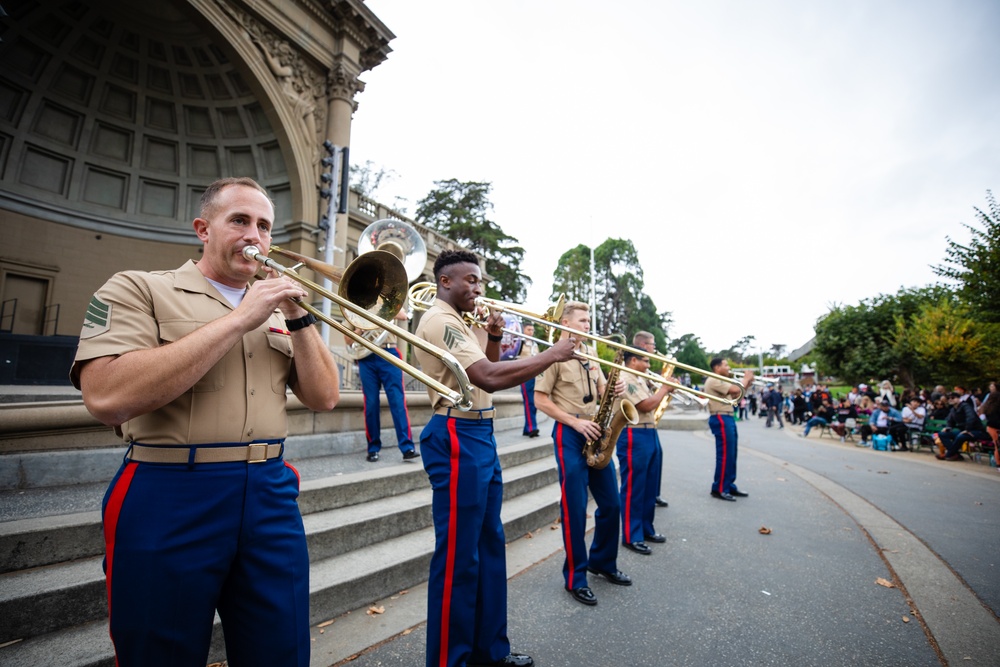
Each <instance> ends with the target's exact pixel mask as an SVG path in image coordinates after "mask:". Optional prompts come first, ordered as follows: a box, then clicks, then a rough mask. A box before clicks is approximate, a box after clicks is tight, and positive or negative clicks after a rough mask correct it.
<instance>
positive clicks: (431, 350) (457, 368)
mask: <svg viewBox="0 0 1000 667" xmlns="http://www.w3.org/2000/svg"><path fill="white" fill-rule="evenodd" d="M243 256H244V257H246V258H247V259H250V260H255V261H257V262H259V263H261V264H263V265H264V266H266V267H268V268H269V269H271V270H273V271H275V272H276V273H278V274H279V275H282V276H287V277H288V278H290V279H291V280H293V281H295V282H297V283H299V284H300V285H302V286H303V287H307V288H309V289H310V290H312V291H313V292H315V293H316V294H318V295H320V296H322V297H324V298H326V299H329V300H330V301H332V302H334V303H336V304H337V305H339V306H340V308H341V309H342V310H349V311H351V312H352V313H354V314H356V315H358V316H360V317H361V318H363V319H365V320H367V321H368V322H370V323H372V324H373V325H374V326H376V327H381V328H382V329H385V330H387V331H389V332H391V333H394V334H396V336H397V337H399V338H401V339H403V340H405V341H407V342H408V343H410V344H411V345H414V346H416V347H419V348H420V349H422V350H424V351H425V352H427V353H428V354H431V355H434V356H435V357H438V358H439V359H441V361H442V362H443V363H444V365H445V367H447V368H448V370H449V371H451V372H452V373H453V374H454V375H455V377H456V379H457V380H458V386H459V392H456V391H454V390H453V389H451V388H450V387H448V386H446V385H444V384H442V383H440V382H438V381H437V380H435V379H434V378H432V377H431V376H429V375H427V374H426V373H424V372H423V371H421V370H420V369H419V368H415V367H413V366H410V365H409V364H407V363H405V362H403V361H401V360H400V359H397V358H396V357H395V356H394V355H392V354H390V353H389V352H387V351H386V350H385V349H383V348H381V347H379V346H377V345H375V344H374V343H372V342H371V341H369V340H367V339H366V338H365V337H364V336H361V335H359V334H356V333H355V332H354V330H353V329H351V328H349V327H346V326H344V325H343V324H341V323H340V322H338V321H336V320H335V319H333V318H332V317H330V316H328V315H326V314H324V313H322V312H321V311H320V310H319V309H317V308H314V307H313V306H312V305H310V304H308V303H305V302H303V301H298V302H297V303H298V305H299V306H301V307H302V308H303V309H305V311H306V312H308V313H312V315H313V317H315V318H316V319H318V320H320V321H322V322H325V323H326V324H328V325H330V326H331V327H332V328H333V329H335V330H336V331H339V332H340V333H342V334H343V335H345V336H347V337H348V338H350V339H352V340H353V341H355V342H356V343H359V344H360V345H361V346H362V347H364V348H366V349H367V350H368V351H369V352H372V353H373V354H377V355H378V356H380V357H382V358H383V359H385V360H386V361H388V362H389V363H390V364H392V365H393V366H396V367H398V368H400V369H401V370H402V371H404V372H405V373H407V374H409V375H411V376H413V377H415V378H416V379H418V380H420V381H421V382H423V383H424V384H425V385H427V386H428V387H430V388H431V389H433V390H434V391H436V392H437V393H439V394H441V395H442V396H443V397H444V398H446V399H447V400H449V401H451V402H452V403H454V404H455V406H456V407H457V408H458V409H460V410H468V409H470V408H471V407H472V383H471V382H470V381H469V376H468V374H467V373H466V372H465V369H464V368H462V365H461V364H460V363H458V360H457V359H455V357H454V356H452V354H451V353H450V352H447V351H445V350H442V349H440V348H438V347H436V346H434V345H431V344H430V343H428V342H427V341H425V340H424V339H422V338H417V337H416V336H413V335H412V334H410V332H409V331H406V330H405V329H401V328H399V327H397V326H396V325H395V324H392V323H391V322H388V321H386V320H383V319H382V318H380V317H378V316H377V315H373V314H371V313H369V312H368V311H367V310H366V309H365V308H362V307H360V306H358V305H355V304H354V303H352V302H351V301H349V300H347V299H345V298H343V297H341V296H339V295H337V294H334V293H333V292H331V291H329V290H328V289H326V288H324V287H323V286H321V285H318V284H316V283H314V282H313V281H311V280H309V279H308V278H304V277H302V276H301V275H299V273H298V272H297V271H296V270H295V269H293V268H289V267H286V266H283V265H281V264H279V263H277V262H275V261H274V260H273V259H271V258H270V257H268V256H267V255H264V254H263V253H261V252H260V248H258V247H257V246H247V247H246V248H243ZM355 261H357V260H355ZM397 310H398V308H397Z"/></svg>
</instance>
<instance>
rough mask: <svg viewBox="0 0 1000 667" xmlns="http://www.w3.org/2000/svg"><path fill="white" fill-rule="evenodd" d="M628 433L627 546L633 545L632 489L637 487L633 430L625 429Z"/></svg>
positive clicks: (624, 527) (624, 528)
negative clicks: (635, 482)
mask: <svg viewBox="0 0 1000 667" xmlns="http://www.w3.org/2000/svg"><path fill="white" fill-rule="evenodd" d="M625 432H626V433H628V454H627V458H628V482H626V483H625V488H626V491H625V525H624V526H623V527H622V529H623V530H624V531H625V542H626V543H627V544H632V487H633V486H634V485H635V484H634V480H635V468H634V467H633V464H632V429H630V428H628V429H625Z"/></svg>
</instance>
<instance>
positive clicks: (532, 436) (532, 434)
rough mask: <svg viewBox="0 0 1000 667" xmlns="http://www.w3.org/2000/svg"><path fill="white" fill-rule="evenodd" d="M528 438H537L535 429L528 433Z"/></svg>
mask: <svg viewBox="0 0 1000 667" xmlns="http://www.w3.org/2000/svg"><path fill="white" fill-rule="evenodd" d="M528 437H529V438H537V437H538V429H537V428H536V429H535V430H534V431H531V432H530V433H528Z"/></svg>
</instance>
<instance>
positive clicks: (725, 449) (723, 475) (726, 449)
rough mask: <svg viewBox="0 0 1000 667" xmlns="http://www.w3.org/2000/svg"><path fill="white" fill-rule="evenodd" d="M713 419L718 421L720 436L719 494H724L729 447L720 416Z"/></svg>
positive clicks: (724, 425)
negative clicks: (720, 467) (720, 468)
mask: <svg viewBox="0 0 1000 667" xmlns="http://www.w3.org/2000/svg"><path fill="white" fill-rule="evenodd" d="M715 417H716V418H717V419H718V420H719V432H720V433H721V434H722V470H720V471H719V493H725V491H723V487H724V486H725V485H726V455H727V454H728V453H729V446H728V445H727V444H726V422H724V421H722V415H715ZM702 488H705V487H702Z"/></svg>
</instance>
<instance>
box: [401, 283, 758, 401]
mask: <svg viewBox="0 0 1000 667" xmlns="http://www.w3.org/2000/svg"><path fill="white" fill-rule="evenodd" d="M436 296H437V285H435V284H433V283H416V284H415V285H413V287H411V288H410V292H409V298H410V304H411V305H412V306H413V308H415V309H417V310H427V309H428V308H430V307H431V306H432V305H434V298H435V297H436ZM564 305H565V298H564V297H562V296H560V297H559V300H558V301H557V302H556V303H555V304H553V305H552V306H549V308H548V310H546V311H545V313H544V314H542V315H537V314H535V313H533V312H531V311H528V310H526V309H525V308H524V306H521V305H519V304H515V303H508V302H506V301H499V300H497V299H490V298H487V297H482V296H480V297H476V307H477V310H478V309H481V308H489V309H490V310H495V311H497V312H500V313H504V312H509V313H513V314H515V315H518V316H519V317H522V318H524V319H526V320H531V321H533V322H537V323H538V324H541V325H542V326H545V327H549V328H550V329H549V330H550V332H551V330H552V329H559V330H560V331H565V332H567V333H569V334H571V335H573V336H576V337H577V338H586V339H588V340H592V341H594V342H601V343H604V344H605V345H607V346H608V347H611V348H613V349H614V350H616V351H618V350H621V351H622V352H629V353H631V354H634V355H636V356H638V357H650V358H652V359H657V360H659V361H660V362H662V363H664V364H670V365H671V366H675V367H677V368H682V369H684V370H686V371H689V372H692V373H697V374H699V375H705V376H707V377H713V378H716V379H718V380H722V381H723V382H726V383H729V384H733V385H736V386H738V387H739V388H740V395H739V396H737V397H736V398H722V397H719V396H713V395H712V394H706V393H705V392H703V391H699V390H697V389H693V388H691V387H685V386H684V385H682V384H678V383H676V382H671V381H669V380H667V379H665V378H664V377H660V376H655V377H654V376H646V377H648V378H649V379H650V380H652V381H653V382H658V383H660V384H664V385H666V386H668V387H673V388H674V389H677V390H679V391H683V392H686V393H688V394H693V395H694V396H700V397H701V398H705V399H708V400H711V401H717V402H719V403H725V404H727V405H731V406H735V405H737V404H739V402H740V399H742V398H743V385H742V384H740V383H739V382H737V381H736V380H734V379H733V378H731V377H729V376H728V375H719V374H718V373H713V372H711V371H706V370H704V369H701V368H698V367H697V366H688V365H687V364H682V363H681V362H679V361H677V360H676V359H671V358H670V357H665V356H663V355H660V354H654V353H649V352H646V351H645V350H640V349H638V348H635V347H632V346H630V345H625V344H624V343H618V342H616V341H614V340H609V339H608V338H603V337H601V336H595V335H594V334H589V333H583V332H582V331H577V330H576V329H570V328H569V327H566V326H563V325H562V324H559V320H560V319H562V311H563V307H564ZM465 321H466V323H468V324H469V326H480V327H482V326H485V325H486V322H485V320H483V319H481V318H480V317H477V316H476V315H474V314H472V313H465ZM503 332H504V333H508V334H511V335H512V336H518V337H520V338H524V339H525V340H532V341H534V342H536V343H540V344H542V345H553V344H554V343H553V342H552V341H551V340H543V339H541V338H535V337H534V336H527V335H525V334H524V333H522V332H520V331H515V330H513V329H503ZM550 335H551V334H550ZM576 356H578V357H580V358H581V359H586V360H587V361H593V362H595V363H598V364H604V365H605V366H608V367H610V368H616V369H618V370H622V371H625V372H626V373H632V374H635V371H633V370H632V369H631V368H629V367H627V366H624V365H621V364H615V363H613V362H609V361H605V360H604V359H601V358H600V357H598V356H595V355H591V354H587V353H586V352H581V351H579V350H577V352H576Z"/></svg>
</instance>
